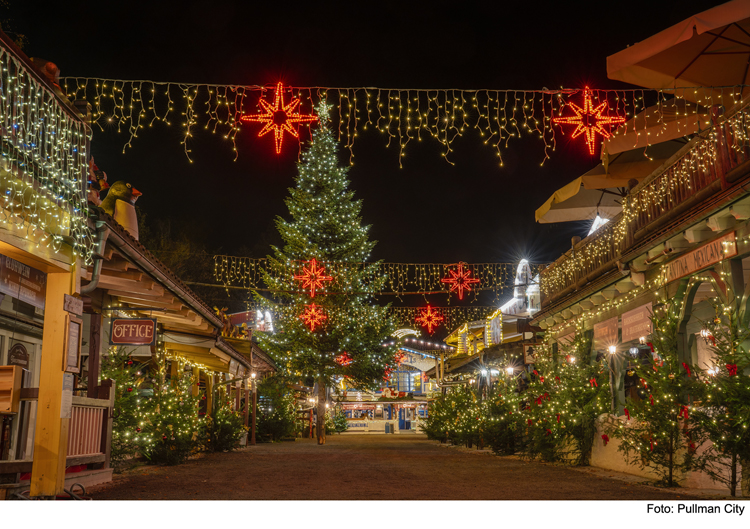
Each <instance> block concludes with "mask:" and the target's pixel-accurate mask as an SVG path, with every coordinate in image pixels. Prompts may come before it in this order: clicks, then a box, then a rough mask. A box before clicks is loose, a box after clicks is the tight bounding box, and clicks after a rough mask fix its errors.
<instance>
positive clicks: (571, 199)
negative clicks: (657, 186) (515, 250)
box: [535, 140, 685, 224]
mask: <svg viewBox="0 0 750 529" xmlns="http://www.w3.org/2000/svg"><path fill="white" fill-rule="evenodd" d="M684 145H685V142H684V141H680V140H672V141H667V142H663V143H657V144H655V145H651V146H650V147H648V148H645V149H644V148H640V149H633V150H630V151H626V152H622V153H618V154H615V155H604V157H605V162H607V163H606V164H605V163H604V162H603V163H600V164H599V165H597V166H596V167H594V168H593V169H591V170H590V171H588V172H587V173H586V174H584V175H583V176H579V177H578V178H576V179H575V180H573V181H572V182H570V183H569V184H567V185H565V186H563V187H561V188H560V189H558V190H557V191H555V192H554V193H553V194H552V196H551V197H549V198H548V199H547V201H546V202H545V203H544V204H543V205H542V206H541V207H540V208H539V209H537V210H536V213H535V218H536V221H537V222H539V223H542V224H545V223H551V222H571V221H577V220H593V219H595V218H596V217H597V215H598V216H600V217H602V218H606V219H611V218H613V217H614V216H616V215H617V214H618V213H620V212H621V211H622V196H623V195H624V194H625V192H626V188H627V186H628V182H629V181H630V180H632V179H634V180H638V181H640V180H642V179H644V178H645V177H647V176H648V175H650V174H651V173H653V172H654V171H655V170H657V169H658V168H659V167H660V166H661V165H663V164H664V162H666V161H667V160H668V159H669V158H670V157H671V156H672V155H673V154H674V153H676V152H677V151H679V150H680V149H681V148H682V147H683V146H684Z"/></svg>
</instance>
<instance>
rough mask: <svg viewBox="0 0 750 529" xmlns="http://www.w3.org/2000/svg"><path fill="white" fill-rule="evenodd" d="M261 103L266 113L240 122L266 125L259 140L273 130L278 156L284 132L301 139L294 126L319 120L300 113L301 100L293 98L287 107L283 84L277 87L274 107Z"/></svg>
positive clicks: (265, 102) (251, 116) (313, 116)
mask: <svg viewBox="0 0 750 529" xmlns="http://www.w3.org/2000/svg"><path fill="white" fill-rule="evenodd" d="M259 103H260V106H261V107H262V108H263V110H264V111H265V113H263V114H250V115H247V116H242V117H241V118H240V121H244V122H254V123H265V125H264V126H263V128H262V129H261V131H260V132H259V133H258V137H259V138H260V137H262V136H265V135H266V134H268V133H269V132H271V130H273V135H274V138H275V139H276V154H281V142H282V141H283V139H284V131H286V132H288V133H289V134H291V135H292V136H294V137H295V138H299V134H298V133H297V131H296V130H294V129H293V128H292V125H293V124H298V123H310V122H312V121H315V120H316V119H318V118H317V116H315V115H312V114H300V113H299V111H298V107H299V103H300V101H299V99H296V98H292V100H291V101H290V102H289V104H288V105H285V104H284V87H283V85H282V84H281V83H279V84H277V85H276V93H275V95H274V99H273V106H271V103H269V102H268V101H266V100H265V99H261V100H259Z"/></svg>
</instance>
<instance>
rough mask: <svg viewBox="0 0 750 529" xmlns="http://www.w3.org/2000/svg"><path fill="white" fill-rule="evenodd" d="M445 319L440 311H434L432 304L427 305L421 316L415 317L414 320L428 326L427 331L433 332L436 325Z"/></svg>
mask: <svg viewBox="0 0 750 529" xmlns="http://www.w3.org/2000/svg"><path fill="white" fill-rule="evenodd" d="M444 319H445V317H444V316H442V315H441V314H440V313H438V312H436V311H434V310H433V309H432V307H431V306H430V305H427V308H426V309H423V310H422V312H421V313H420V315H419V317H417V318H415V320H414V321H416V322H417V323H419V324H421V325H422V327H426V328H427V332H429V333H430V334H432V333H433V331H434V329H435V327H437V326H438V325H440V322H441V321H443V320H444Z"/></svg>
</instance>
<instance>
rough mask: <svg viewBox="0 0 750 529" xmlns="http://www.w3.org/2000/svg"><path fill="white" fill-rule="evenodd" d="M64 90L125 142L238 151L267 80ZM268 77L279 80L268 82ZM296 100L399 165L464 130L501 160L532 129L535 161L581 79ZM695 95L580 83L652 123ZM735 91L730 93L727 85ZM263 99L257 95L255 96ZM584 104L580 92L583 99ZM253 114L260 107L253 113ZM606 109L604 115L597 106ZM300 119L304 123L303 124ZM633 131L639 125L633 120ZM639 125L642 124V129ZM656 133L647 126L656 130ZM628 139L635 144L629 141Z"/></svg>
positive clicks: (81, 85)
mask: <svg viewBox="0 0 750 529" xmlns="http://www.w3.org/2000/svg"><path fill="white" fill-rule="evenodd" d="M62 82H63V83H64V87H65V90H66V92H67V93H68V94H69V95H70V97H73V98H76V99H86V100H87V101H89V102H90V103H91V105H92V107H93V116H94V120H95V123H96V124H97V125H98V126H99V127H101V129H102V130H108V129H115V130H117V131H118V132H125V133H126V134H128V135H129V138H128V140H127V141H126V142H125V148H127V147H129V146H132V141H133V140H134V139H135V138H137V137H138V134H139V133H140V132H142V131H143V130H144V129H146V128H149V127H152V126H153V125H154V124H155V123H157V122H163V123H165V124H167V125H177V126H179V127H181V129H182V135H183V137H182V140H181V142H182V144H183V146H184V148H185V154H186V155H187V156H188V158H189V157H190V149H189V148H188V141H189V140H191V139H192V138H193V136H194V134H195V131H196V129H197V128H198V127H199V126H201V125H202V128H203V129H204V130H207V131H210V133H212V134H220V135H221V136H223V137H224V138H225V139H227V140H228V141H230V142H232V148H233V150H234V152H235V159H236V156H237V154H238V150H237V142H236V139H237V134H238V133H239V131H240V127H239V125H240V124H241V119H242V117H243V116H244V115H246V113H245V110H244V108H245V106H246V105H247V104H248V102H249V101H253V102H254V101H265V99H264V97H265V94H266V92H267V91H268V90H270V89H272V88H271V87H266V86H261V85H218V84H189V83H176V82H157V81H149V80H121V79H98V78H73V77H70V78H63V79H62ZM273 86H274V87H277V86H278V85H273ZM288 90H290V91H291V92H292V93H293V94H294V97H295V98H296V99H297V100H299V101H300V105H301V106H304V107H308V106H315V105H317V104H318V103H319V102H321V101H325V102H326V103H328V104H329V105H331V106H332V110H333V115H332V116H331V118H332V119H333V120H334V121H335V122H336V124H337V128H336V133H337V140H338V141H340V142H342V143H343V144H344V147H345V148H346V149H347V150H349V160H350V163H352V162H353V160H354V150H353V147H354V143H355V140H356V139H357V138H358V137H359V136H360V135H362V134H363V133H365V132H366V131H368V130H371V129H375V130H377V131H378V132H380V133H381V134H382V135H383V136H384V137H385V138H386V146H387V147H390V146H391V145H392V144H397V145H398V149H399V165H400V166H401V165H402V164H403V158H404V156H405V154H406V147H407V145H408V144H409V143H410V142H412V141H416V142H420V141H423V140H425V139H427V138H431V139H433V140H436V141H438V142H439V143H440V144H441V145H442V149H441V155H442V156H443V157H444V158H445V159H446V161H448V162H449V163H453V162H452V161H451V160H450V156H451V153H452V151H453V143H454V141H456V139H457V138H460V137H463V136H465V134H466V133H467V132H470V131H473V132H475V133H477V135H478V139H479V140H480V141H481V142H482V143H483V144H484V145H487V146H489V147H490V148H492V149H494V150H495V152H496V154H497V157H498V162H499V164H500V165H501V166H502V165H503V159H502V152H503V150H504V149H507V148H508V147H509V145H510V143H511V140H518V139H520V138H522V137H524V136H526V137H528V136H531V137H533V138H535V139H537V140H539V141H540V142H541V143H542V145H543V147H542V149H541V151H542V156H541V158H542V160H541V163H542V164H543V163H544V161H546V160H547V159H548V158H549V157H550V156H551V154H552V153H553V152H554V151H555V149H556V148H557V140H556V132H555V127H553V121H552V120H553V118H555V117H562V116H563V113H564V110H565V107H566V106H568V105H569V104H573V103H568V99H575V98H576V97H579V95H580V94H582V93H583V92H584V91H585V90H586V89H579V88H560V89H558V90H547V89H542V90H491V89H473V90H460V89H412V88H377V87H350V88H337V87H322V86H318V87H289V88H288ZM709 92H710V93H711V94H714V93H719V92H721V96H720V97H719V96H717V97H716V100H717V101H719V100H721V101H724V102H725V101H729V100H731V97H729V95H731V96H732V97H736V98H737V99H739V98H740V96H739V93H741V89H740V90H737V87H733V86H732V87H714V90H713V91H709ZM686 94H689V95H690V96H691V101H692V100H693V99H696V98H697V99H698V101H697V103H698V104H700V105H701V106H702V107H710V106H711V105H712V104H713V99H712V97H711V96H709V95H703V94H701V93H699V92H698V90H697V89H696V88H692V87H691V88H673V89H664V90H642V89H635V90H595V89H589V95H590V98H591V99H590V100H591V105H592V106H593V105H596V107H595V108H599V107H600V106H601V105H602V104H603V103H606V104H607V107H608V108H609V109H610V110H612V111H613V113H614V114H615V115H616V116H621V117H625V118H627V119H629V118H631V117H633V116H635V115H636V114H638V113H639V112H641V111H643V110H644V109H645V108H646V107H647V106H648V105H649V104H651V103H652V102H656V103H657V109H656V111H655V112H654V114H655V116H656V117H655V119H656V122H657V123H661V124H662V125H663V127H666V121H667V120H665V119H663V118H664V116H665V115H667V114H668V113H669V112H670V110H665V108H666V107H671V105H670V102H671V101H673V99H672V98H674V100H684V99H685V95H686ZM735 94H736V95H735ZM261 105H262V103H261ZM584 105H585V102H584ZM688 109H689V111H690V112H692V113H694V114H695V115H697V114H698V112H699V109H698V106H696V105H693V106H686V107H685V112H686V113H687V112H688ZM259 115H260V114H259ZM604 117H606V116H604ZM303 126H309V125H307V124H303ZM633 127H634V132H635V133H636V135H637V134H638V133H639V132H640V131H639V130H638V129H637V125H636V124H634V125H633ZM644 133H645V131H644ZM655 136H656V135H655ZM634 148H635V146H634Z"/></svg>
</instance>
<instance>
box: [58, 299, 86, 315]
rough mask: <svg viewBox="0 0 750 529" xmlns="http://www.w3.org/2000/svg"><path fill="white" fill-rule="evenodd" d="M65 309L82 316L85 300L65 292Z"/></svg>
mask: <svg viewBox="0 0 750 529" xmlns="http://www.w3.org/2000/svg"><path fill="white" fill-rule="evenodd" d="M63 310H64V311H65V312H69V313H70V314H75V315H76V316H81V315H82V314H83V300H82V299H79V298H75V297H73V296H69V295H68V294H65V295H64V296H63Z"/></svg>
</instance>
